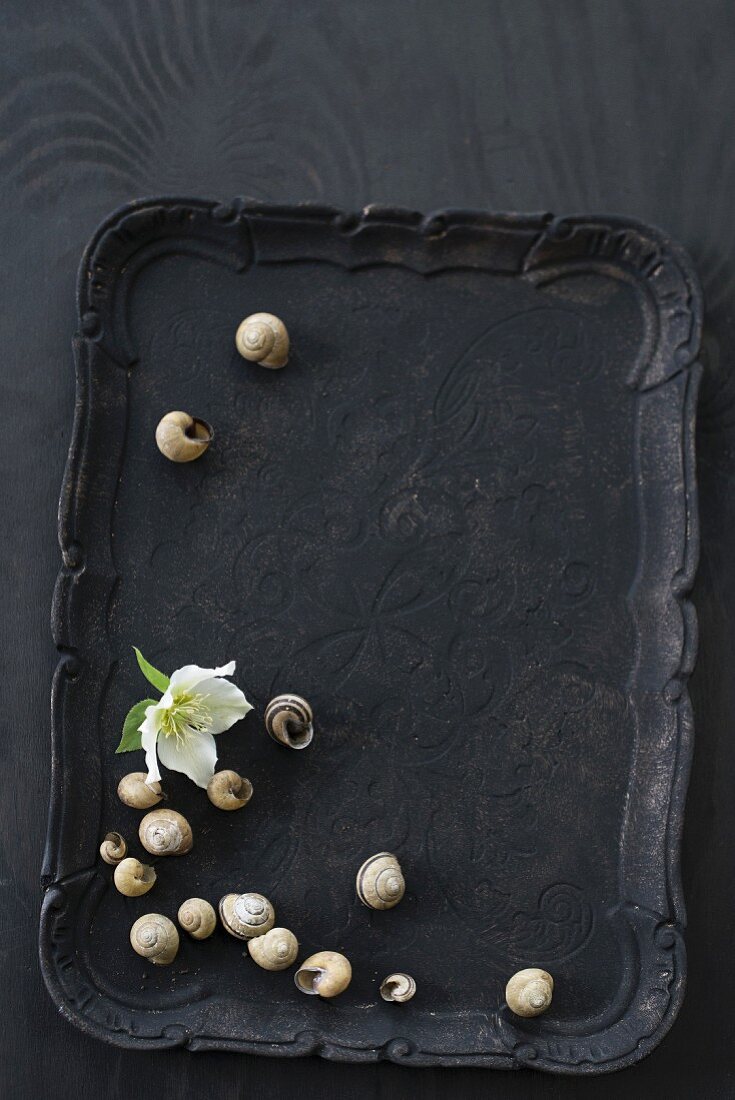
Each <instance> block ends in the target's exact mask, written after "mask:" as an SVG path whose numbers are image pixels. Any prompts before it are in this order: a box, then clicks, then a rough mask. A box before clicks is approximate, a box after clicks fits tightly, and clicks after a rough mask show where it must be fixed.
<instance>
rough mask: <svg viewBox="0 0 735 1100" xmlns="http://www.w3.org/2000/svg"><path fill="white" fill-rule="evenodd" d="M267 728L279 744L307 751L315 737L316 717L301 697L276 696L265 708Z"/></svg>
mask: <svg viewBox="0 0 735 1100" xmlns="http://www.w3.org/2000/svg"><path fill="white" fill-rule="evenodd" d="M265 728H266V729H267V730H268V733H269V734H270V736H271V737H272V738H273V740H274V741H278V743H279V744H281V745H286V747H287V748H289V749H305V748H306V746H307V745H310V744H311V742H312V739H313V737H314V715H313V714H312V711H311V707H310V706H309V704H308V703H307V702H306V699H302V698H301V696H300V695H276V697H275V699H271V701H270V703H269V704H268V706H267V707H266V708H265Z"/></svg>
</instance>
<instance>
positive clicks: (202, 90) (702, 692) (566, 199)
mask: <svg viewBox="0 0 735 1100" xmlns="http://www.w3.org/2000/svg"><path fill="white" fill-rule="evenodd" d="M1 19H2V30H3V35H2V45H0V50H1V51H2V58H3V61H2V77H1V78H0V79H1V85H2V86H1V97H0V112H1V113H2V114H1V117H2V133H3V142H2V145H0V170H1V171H2V174H3V182H4V199H5V201H4V203H3V208H2V212H1V213H0V243H1V244H2V250H3V256H4V258H5V263H4V264H3V269H2V272H0V279H1V280H2V289H3V300H4V302H5V303H6V308H5V309H4V311H3V316H2V322H0V323H1V324H2V331H3V342H2V344H3V349H4V366H3V388H4V395H5V406H6V409H7V408H11V409H12V415H11V416H10V417H6V424H5V430H4V442H3V451H4V466H5V473H6V476H5V482H4V488H3V497H4V504H5V511H6V516H12V522H6V524H5V525H4V529H3V534H2V540H3V543H2V546H3V549H2V556H3V561H4V570H5V577H6V585H7V589H6V592H7V597H6V606H7V612H6V614H5V615H4V617H3V620H2V626H1V627H0V629H1V630H2V640H3V654H4V657H3V665H4V671H5V675H6V678H7V682H8V683H10V684H12V689H11V690H10V691H9V692H8V698H9V701H10V706H9V708H6V713H5V724H4V725H5V736H4V738H3V757H4V763H5V770H6V774H7V775H8V776H10V777H12V783H10V784H9V787H8V792H9V793H8V797H6V798H5V799H4V800H3V803H2V808H1V809H0V829H1V830H2V840H1V842H0V844H1V846H0V861H1V863H0V874H1V875H2V879H3V881H4V884H5V885H6V886H7V889H5V890H4V891H3V895H2V900H1V901H0V917H1V922H2V927H3V930H4V933H5V935H4V943H3V948H2V950H3V965H4V981H5V990H6V999H7V1001H8V1003H9V1004H11V1005H12V1006H13V1011H12V1012H11V1013H9V1015H8V1017H7V1019H6V1026H5V1028H4V1030H3V1038H2V1044H3V1053H4V1055H5V1057H4V1059H3V1063H4V1066H5V1067H6V1068H5V1070H4V1071H3V1072H4V1073H5V1074H6V1075H7V1085H8V1089H7V1090H8V1092H9V1094H10V1095H14V1096H25V1095H28V1096H30V1095H37V1094H38V1092H39V1091H41V1090H43V1091H45V1092H47V1093H48V1094H49V1095H59V1096H69V1095H74V1096H92V1095H99V1094H102V1093H105V1094H106V1095H110V1096H128V1095H131V1094H133V1092H135V1093H136V1094H137V1095H146V1094H147V1095H167V1094H169V1093H170V1092H172V1091H176V1092H177V1093H179V1094H181V1095H184V1096H198V1095H203V1094H205V1093H207V1092H210V1091H211V1090H212V1088H213V1087H215V1086H216V1085H219V1086H220V1087H222V1088H228V1089H229V1090H230V1091H234V1092H238V1091H242V1092H243V1093H244V1092H245V1091H247V1094H248V1095H250V1096H259V1095H262V1096H271V1095H279V1094H280V1095H290V1094H292V1093H296V1091H297V1090H298V1091H299V1092H300V1093H303V1094H306V1095H310V1094H311V1095H317V1094H319V1095H322V1096H323V1095H331V1094H333V1095H340V1094H342V1093H343V1092H344V1091H345V1090H347V1089H349V1090H350V1091H351V1092H353V1093H355V1094H362V1095H366V1096H379V1095H385V1094H386V1093H389V1094H391V1095H400V1094H401V1093H403V1094H406V1095H408V1094H411V1093H412V1092H414V1091H415V1089H416V1088H417V1087H419V1086H420V1087H421V1088H422V1089H424V1090H425V1091H426V1093H427V1096H430V1097H433V1096H438V1095H440V1094H443V1093H445V1092H446V1091H447V1089H449V1088H450V1087H451V1088H455V1089H461V1090H462V1094H463V1095H468V1096H469V1095H478V1096H479V1095H481V1094H482V1095H484V1094H485V1092H486V1090H487V1087H488V1083H487V1078H486V1075H483V1074H479V1073H475V1072H471V1071H466V1072H460V1073H458V1074H457V1073H454V1074H453V1075H450V1074H452V1073H453V1071H444V1070H428V1071H418V1070H417V1071H415V1073H414V1072H413V1071H410V1070H406V1069H404V1068H402V1067H394V1066H387V1065H383V1066H371V1067H345V1066H337V1065H327V1064H325V1063H322V1062H318V1061H316V1060H313V1061H310V1060H306V1061H305V1060H299V1061H298V1062H296V1063H288V1062H280V1061H277V1060H273V1061H266V1060H264V1059H250V1058H247V1057H244V1058H237V1059H233V1058H230V1057H228V1056H225V1055H204V1056H201V1057H197V1058H192V1057H191V1056H190V1055H188V1054H187V1053H186V1052H181V1051H171V1052H163V1053H160V1054H155V1055H136V1054H133V1053H131V1052H114V1051H112V1050H110V1049H107V1048H104V1047H102V1046H101V1044H97V1043H94V1042H93V1041H92V1040H91V1039H88V1038H85V1037H84V1036H82V1035H81V1034H79V1033H77V1032H76V1031H74V1030H72V1029H70V1028H69V1026H68V1025H67V1024H66V1023H65V1022H64V1021H62V1020H61V1019H58V1018H56V1017H55V1015H54V1012H53V1008H52V1006H51V1002H50V1001H49V1000H48V998H47V997H46V995H45V994H44V992H43V989H42V984H41V979H40V974H39V971H38V968H37V963H36V956H35V939H36V917H37V912H38V906H39V896H38V887H37V881H38V871H39V868H40V861H41V852H42V847H43V834H44V825H45V805H46V802H47V796H48V769H47V760H48V744H49V741H48V731H49V719H48V704H47V685H48V683H49V680H50V677H51V672H52V669H53V666H54V664H55V663H56V656H57V655H56V654H55V652H54V651H53V648H52V646H51V645H50V644H49V643H48V642H47V638H48V626H47V621H48V615H47V608H48V603H49V600H50V595H51V592H52V589H53V584H54V579H55V575H56V570H57V560H58V559H57V550H56V547H55V545H54V538H55V510H56V499H57V493H58V484H59V481H60V477H61V471H62V468H63V462H64V455H65V453H66V450H67V447H68V442H69V437H68V433H69V425H70V423H71V412H72V406H73V376H72V371H71V358H70V354H69V351H68V342H67V339H68V333H69V332H70V331H72V330H73V328H74V323H75V322H74V275H75V266H76V262H77V258H78V256H79V253H80V252H81V249H82V247H83V245H84V243H85V241H86V240H87V239H88V237H89V235H90V233H91V231H92V230H93V228H94V226H95V224H97V223H98V222H99V220H100V219H101V218H102V217H103V216H104V215H105V214H106V213H107V212H108V211H109V210H110V209H111V208H113V207H114V206H116V205H117V204H119V203H121V202H124V201H126V200H127V199H130V198H132V197H134V196H136V195H140V194H145V193H148V194H156V193H158V194H160V193H165V192H169V193H170V192H178V193H182V192H185V193H190V194H209V195H215V196H219V197H222V198H226V197H229V196H231V195H233V194H237V193H245V194H249V195H253V196H255V197H257V198H261V199H268V200H271V201H296V200H301V199H312V200H318V201H328V202H333V203H335V204H339V205H343V206H346V207H348V208H358V207H360V206H361V205H362V204H364V203H367V202H383V203H388V204H396V203H398V204H402V205H405V206H409V207H414V208H420V209H424V210H430V209H434V208H437V207H440V206H445V205H448V204H452V205H457V206H462V207H484V208H487V207H492V208H494V209H547V208H551V209H554V210H555V211H557V212H559V213H564V212H567V211H569V212H575V211H578V210H582V209H585V210H609V211H616V212H618V213H621V214H624V215H629V216H633V217H637V218H641V219H643V220H645V221H649V222H652V223H654V224H659V225H662V226H663V227H665V229H666V231H667V232H668V233H670V234H671V235H672V236H673V237H675V238H677V239H679V240H680V241H681V242H682V243H683V244H684V245H685V246H686V247H687V248H688V250H689V251H690V253H691V255H692V256H693V259H694V262H695V265H696V267H697V268H698V270H699V273H700V275H701V276H702V279H703V282H704V285H705V293H706V298H707V302H708V309H709V329H708V334H707V336H706V339H705V347H706V352H707V371H706V372H705V377H704V384H703V392H702V399H701V403H700V418H699V425H700V426H699V435H698V459H699V484H700V502H701V532H702V555H701V565H700V572H699V579H698V582H697V588H696V590H695V602H696V604H697V607H698V612H699V618H700V660H699V666H698V669H697V672H696V673H695V676H694V678H693V680H692V684H691V689H692V697H693V703H694V710H695V719H696V723H697V730H698V743H697V754H696V756H695V760H694V770H693V776H692V784H691V787H690V797H689V813H688V818H687V826H686V829H685V834H684V873H685V880H684V886H685V893H686V896H687V900H688V918H689V920H688V927H689V931H688V947H689V950H688V954H689V983H688V985H689V987H688V992H687V997H686V999H685V1002H684V1006H683V1008H682V1012H681V1014H680V1017H679V1020H678V1022H677V1024H676V1026H675V1029H674V1031H673V1032H672V1033H671V1034H670V1036H669V1037H667V1039H665V1040H664V1041H663V1043H662V1044H661V1046H660V1047H659V1048H658V1050H657V1051H656V1052H655V1053H654V1054H653V1055H651V1057H650V1058H649V1059H647V1060H646V1061H644V1062H643V1063H641V1064H640V1065H639V1066H637V1067H635V1068H633V1069H631V1070H627V1071H625V1075H624V1076H622V1077H620V1078H614V1077H613V1078H610V1079H603V1080H597V1081H596V1082H595V1083H594V1084H592V1085H587V1086H585V1084H584V1083H574V1082H568V1081H553V1080H548V1079H540V1078H538V1077H534V1076H531V1075H529V1074H527V1073H526V1072H525V1071H524V1072H521V1073H519V1074H515V1075H509V1076H507V1077H498V1076H497V1075H495V1076H494V1077H493V1078H492V1082H493V1088H494V1089H495V1090H496V1091H501V1090H502V1092H503V1093H506V1094H508V1095H514V1094H515V1093H516V1092H518V1093H519V1094H520V1095H524V1096H565V1095H568V1094H570V1093H575V1094H576V1093H577V1092H578V1091H580V1090H583V1089H584V1088H586V1087H587V1088H594V1089H595V1091H596V1093H597V1094H598V1095H599V1094H602V1095H606V1094H609V1095H611V1096H615V1095H619V1089H620V1087H621V1084H622V1083H625V1087H627V1088H628V1089H629V1090H630V1091H631V1093H632V1094H633V1095H638V1096H659V1095H663V1094H664V1093H665V1094H666V1095H669V1096H687V1095H691V1092H692V1091H693V1089H694V1088H697V1089H699V1090H700V1091H703V1092H704V1093H705V1094H707V1095H711V1096H727V1095H729V1094H731V1091H732V1083H733V1061H732V1052H731V1050H730V1049H729V1046H728V1044H727V1030H726V1028H725V1027H724V1026H723V1025H722V1021H723V1019H725V1015H724V1014H725V1012H726V1006H727V994H728V989H729V987H730V985H731V984H732V978H733V974H732V969H733V967H732V953H731V950H730V944H731V941H732V932H733V928H732V924H733V913H734V912H735V905H734V904H733V900H735V899H733V888H732V876H731V874H730V865H731V855H730V849H729V841H728V837H729V836H730V835H731V834H732V827H733V808H732V798H731V794H730V792H731V790H732V783H733V763H734V758H733V748H732V741H731V736H730V731H731V728H732V719H733V713H734V708H735V698H734V697H733V688H732V678H731V677H730V676H729V670H730V669H731V667H732V659H733V642H734V641H735V639H734V638H733V632H732V627H731V623H732V621H733V611H735V588H734V586H733V581H732V569H731V562H732V560H733V549H734V547H733V544H732V543H733V538H734V537H735V536H733V534H732V532H733V530H735V525H733V522H732V520H733V516H732V503H731V493H730V492H729V490H730V486H731V482H732V476H733V455H734V454H735V447H734V446H733V445H734V444H735V437H734V436H733V428H732V416H731V409H732V402H733V395H732V387H733V379H732V374H731V367H730V363H731V362H732V358H733V355H732V352H733V350H734V349H733V343H734V342H735V332H734V331H733V313H732V310H731V306H730V298H731V294H732V285H733V268H732V233H733V227H732V219H731V218H730V214H729V204H730V195H731V194H732V179H731V177H732V173H733V167H732V160H731V158H730V157H729V156H728V154H727V141H728V136H729V135H728V129H727V127H728V119H729V117H730V116H731V114H732V109H733V106H734V105H735V89H734V88H733V85H732V82H731V81H729V78H728V72H729V64H730V58H731V55H732V50H733V47H734V46H735V15H733V12H732V9H731V7H730V6H729V5H728V4H726V3H722V2H709V3H707V2H706V3H704V4H697V5H696V7H695V6H694V5H692V4H691V3H688V2H676V3H670V4H667V5H665V7H664V6H662V5H660V4H658V3H653V2H638V3H626V4H620V5H615V6H613V5H607V4H604V3H594V2H592V3H582V2H575V3H571V4H568V5H565V6H564V7H563V8H561V7H560V8H558V9H557V10H554V9H553V8H552V7H551V6H550V5H548V4H545V3H542V2H540V0H521V2H520V3H519V2H515V3H512V4H511V3H493V4H490V5H487V4H480V3H471V2H467V3H462V4H458V5H452V8H451V10H450V9H446V8H444V6H441V5H437V6H436V7H434V6H433V5H431V6H429V5H416V4H406V5H404V6H402V8H401V9H400V10H399V11H398V12H396V10H395V7H394V5H389V4H382V3H378V4H373V5H370V7H369V8H367V7H365V8H363V7H362V6H360V5H357V4H352V3H345V4H343V5H340V8H339V12H338V14H336V13H335V9H334V8H333V7H332V6H331V5H330V6H328V7H327V5H324V6H322V5H319V4H311V5H304V6H303V7H302V8H301V9H300V10H298V11H297V10H295V9H294V8H293V6H292V5H286V4H279V3H274V4H270V5H258V6H253V7H252V8H249V9H248V11H247V13H244V12H243V10H242V6H241V5H239V4H234V3H230V4H228V3H223V4H219V5H217V6H216V8H215V7H214V5H204V4H201V3H200V4H196V3H190V4H185V3H179V4H176V3H171V4H167V5H160V6H158V7H157V8H156V9H155V10H154V9H150V10H149V9H143V7H142V6H138V5H135V4H133V3H129V2H126V3H121V4H118V5H116V6H114V7H113V6H104V7H103V6H101V5H93V4H91V3H89V4H82V3H74V4H70V5H67V6H66V7H65V8H64V10H63V12H61V13H60V12H59V10H58V9H57V8H56V7H54V9H53V17H52V8H51V5H49V4H48V3H46V2H34V0H31V2H29V3H24V4H22V5H21V4H14V5H11V6H6V7H5V9H4V10H3V13H2V17H1ZM7 303H10V308H7ZM419 1073H420V1074H421V1076H418V1075H419Z"/></svg>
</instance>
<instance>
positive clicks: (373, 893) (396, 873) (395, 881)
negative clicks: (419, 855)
mask: <svg viewBox="0 0 735 1100" xmlns="http://www.w3.org/2000/svg"><path fill="white" fill-rule="evenodd" d="M356 886H357V896H358V898H359V899H360V901H361V902H362V903H363V905H367V906H368V907H369V908H370V909H392V908H393V906H394V905H398V902H399V901H400V900H401V898H402V897H403V895H404V893H405V892H406V882H405V880H404V878H403V872H402V871H401V865H400V863H399V862H398V860H397V859H396V857H395V856H394V855H392V854H391V853H390V852H378V853H377V855H374V856H370V858H369V859H366V860H365V862H364V863H363V865H362V867H361V868H360V870H359V871H358V872H357V880H356Z"/></svg>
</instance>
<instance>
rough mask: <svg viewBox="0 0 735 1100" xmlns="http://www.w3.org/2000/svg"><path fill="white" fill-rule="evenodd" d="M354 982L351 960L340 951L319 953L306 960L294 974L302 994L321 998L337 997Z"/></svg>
mask: <svg viewBox="0 0 735 1100" xmlns="http://www.w3.org/2000/svg"><path fill="white" fill-rule="evenodd" d="M351 980H352V966H351V965H350V961H349V959H347V958H345V956H344V955H342V954H340V952H339V951H317V953H316V955H310V956H309V958H308V959H304V961H303V962H302V964H301V966H300V967H299V969H298V970H297V971H296V973H295V974H294V982H295V983H296V987H297V989H300V990H301V992H302V993H308V994H310V995H311V996H314V995H315V994H316V995H318V996H319V997H327V998H328V997H336V996H338V994H340V993H343V992H344V991H345V989H347V986H348V985H349V984H350V982H351Z"/></svg>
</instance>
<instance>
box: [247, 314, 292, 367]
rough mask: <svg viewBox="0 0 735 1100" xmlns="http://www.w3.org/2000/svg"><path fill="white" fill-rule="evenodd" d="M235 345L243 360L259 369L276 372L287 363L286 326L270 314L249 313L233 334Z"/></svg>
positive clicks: (287, 340)
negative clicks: (268, 368) (263, 368)
mask: <svg viewBox="0 0 735 1100" xmlns="http://www.w3.org/2000/svg"><path fill="white" fill-rule="evenodd" d="M235 345H236V346H237V350H238V351H239V352H240V355H242V357H243V359H248V360H249V361H250V362H251V363H260V365H261V367H270V368H271V369H272V370H278V368H279V367H285V366H286V363H287V362H288V348H289V339H288V332H287V330H286V326H285V325H284V323H283V321H282V320H281V319H280V318H279V317H274V315H273V314H272V313H251V314H250V316H249V317H246V318H245V320H244V321H242V322H241V324H240V326H239V328H238V330H237V333H236V334H235Z"/></svg>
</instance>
